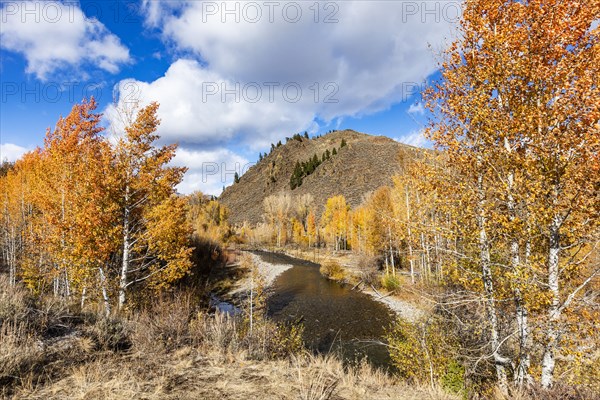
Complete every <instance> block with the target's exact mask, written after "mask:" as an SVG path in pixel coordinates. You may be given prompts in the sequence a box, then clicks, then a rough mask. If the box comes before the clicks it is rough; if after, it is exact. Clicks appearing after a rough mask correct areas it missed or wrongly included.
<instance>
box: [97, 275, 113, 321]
mask: <svg viewBox="0 0 600 400" xmlns="http://www.w3.org/2000/svg"><path fill="white" fill-rule="evenodd" d="M98 273H99V274H100V289H101V291H102V300H103V301H104V313H105V314H106V316H107V317H108V316H109V315H110V301H109V299H108V293H107V291H106V276H105V275H104V270H102V267H99V268H98Z"/></svg>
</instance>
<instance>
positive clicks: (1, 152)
mask: <svg viewBox="0 0 600 400" xmlns="http://www.w3.org/2000/svg"><path fill="white" fill-rule="evenodd" d="M28 151H29V150H28V149H26V148H25V147H21V146H18V145H16V144H12V143H4V144H0V162H3V161H11V162H12V161H16V160H18V159H19V158H21V156H22V155H23V154H25V153H27V152H28Z"/></svg>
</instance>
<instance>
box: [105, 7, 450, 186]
mask: <svg viewBox="0 0 600 400" xmlns="http://www.w3.org/2000/svg"><path fill="white" fill-rule="evenodd" d="M267 3H268V2H240V1H235V2H206V1H187V2H181V3H179V2H178V3H175V2H171V1H160V0H152V1H151V0H143V2H142V4H143V6H144V7H145V13H144V15H146V20H145V23H146V26H147V27H148V28H149V29H156V30H157V31H158V32H159V34H160V35H162V38H163V41H164V43H165V44H166V45H167V46H169V48H170V50H171V53H172V54H177V55H178V56H177V57H178V59H177V60H175V61H174V62H173V63H172V64H171V66H170V67H169V69H168V70H167V71H166V73H165V74H164V76H162V77H160V78H158V79H156V80H155V81H152V82H141V81H136V80H125V81H122V82H120V84H119V85H118V87H117V90H118V92H119V94H120V96H119V99H120V104H121V106H122V105H124V104H126V103H127V102H128V101H137V100H139V102H140V103H141V105H143V104H147V103H148V102H150V101H158V102H159V103H160V104H161V107H160V109H159V116H160V118H161V121H162V123H161V126H160V128H159V134H160V135H161V137H162V139H163V140H164V141H165V142H179V143H181V144H182V146H183V147H182V148H181V149H180V150H179V151H178V155H177V157H176V160H175V162H176V163H179V165H187V166H190V171H189V172H188V173H187V174H186V178H185V181H184V182H183V183H182V184H181V185H180V187H179V190H180V191H182V192H186V193H187V192H190V191H193V190H198V189H200V190H202V191H204V192H206V193H210V194H218V193H219V192H220V191H221V188H222V186H223V185H224V184H226V183H229V182H231V180H232V179H233V172H230V173H229V176H225V178H226V179H224V177H223V176H221V175H222V173H223V168H222V167H221V166H222V165H223V163H225V165H226V168H225V169H226V170H232V168H231V165H235V163H236V162H240V163H242V164H243V163H244V162H246V160H245V159H244V158H243V157H240V156H239V155H236V154H235V153H232V152H231V151H228V150H214V151H213V150H211V151H194V150H190V149H191V148H198V146H207V147H208V148H211V149H214V148H218V147H219V146H226V145H232V144H235V145H236V147H237V148H240V147H243V146H245V147H247V148H250V149H252V150H254V151H258V150H264V149H265V148H267V147H268V145H269V143H270V142H275V141H277V140H279V139H281V138H282V137H283V136H286V135H291V134H293V133H294V132H302V131H304V130H308V131H313V130H316V128H315V120H316V119H322V120H324V121H325V122H327V123H329V122H333V124H334V125H335V123H336V121H337V124H338V125H339V124H340V123H341V121H343V120H344V118H345V117H349V116H361V115H367V114H370V113H374V112H376V111H380V110H385V109H388V108H389V107H390V106H391V105H392V104H395V103H398V102H401V101H405V100H409V99H410V98H411V96H412V95H415V94H418V93H419V92H420V90H421V89H422V83H423V82H424V81H425V79H426V78H427V77H428V76H429V75H430V74H431V73H433V72H434V71H435V69H436V64H435V60H434V56H433V54H432V52H431V50H430V47H429V44H431V45H432V46H433V47H434V48H435V47H441V46H442V42H443V41H444V38H446V37H451V36H452V30H453V28H454V23H455V22H456V18H454V19H452V17H455V16H456V15H455V14H452V10H450V9H447V8H444V7H446V6H445V4H447V3H448V2H435V3H431V2H425V3H428V4H425V3H423V2H421V3H413V2H402V1H396V2H394V1H379V2H366V1H344V2H335V3H334V2H326V3H325V2H319V3H318V7H319V15H318V16H316V14H315V7H314V5H315V4H317V3H314V2H289V3H288V2H283V3H282V2H271V3H269V4H271V5H273V7H275V8H274V9H269V8H268V7H269V6H267V5H266V4H267ZM286 4H290V5H292V6H291V8H293V7H295V5H298V4H300V5H301V7H302V14H301V17H300V19H299V21H297V22H289V20H290V18H292V17H294V15H295V14H294V11H295V10H293V9H291V8H290V9H288V13H287V14H286V15H285V16H284V14H283V9H284V8H285V7H286ZM432 4H433V5H432ZM457 4H458V3H454V5H455V6H456V5H457ZM215 7H216V10H215ZM223 7H227V8H228V10H229V11H231V10H233V14H226V13H224V12H223ZM252 7H254V9H251V8H252ZM256 7H258V11H259V12H260V17H259V18H258V21H251V19H253V18H255V17H257V16H258V14H257V13H256V11H257V8H256ZM311 7H312V8H311ZM411 7H412V8H411ZM415 7H416V8H415ZM432 7H433V9H434V11H433V12H432V11H431V10H432ZM436 7H438V8H439V9H438V11H437V12H436V11H435V8H436ZM455 9H456V8H455ZM244 10H246V11H244ZM236 14H237V15H236ZM328 16H329V17H332V18H333V19H336V20H337V22H334V23H324V20H325V19H326V18H327V17H328ZM315 17H317V18H316V20H317V21H316V22H315ZM444 17H447V18H444ZM236 18H237V19H238V21H236ZM286 18H287V19H288V21H286ZM223 21H225V22H223ZM236 85H239V86H236ZM270 85H277V86H270ZM286 85H287V86H286ZM256 87H258V88H260V89H261V94H262V95H261V96H260V97H259V98H258V99H257V100H256V101H251V99H253V98H254V95H255V93H256V92H255V91H253V89H256ZM284 87H287V88H288V92H284V91H283V88H284ZM296 87H300V89H301V92H302V95H301V96H300V97H299V98H298V99H294V100H297V101H291V100H292V99H290V97H294V95H295V93H294V88H296ZM215 88H216V92H215V93H212V92H213V91H214V90H215ZM244 88H246V89H247V90H246V91H245V90H244ZM224 89H225V90H228V91H230V92H229V93H227V92H224ZM271 89H273V91H272V92H271ZM232 92H233V93H232ZM223 95H224V96H223ZM236 95H237V98H236ZM271 95H272V96H271ZM286 95H287V96H288V97H286ZM413 111H416V110H415V109H413ZM113 112H114V109H112V108H111V107H109V108H108V109H107V115H108V116H110V115H111V113H113ZM400 141H403V142H405V143H409V144H412V145H417V146H419V145H424V144H426V143H427V142H426V141H425V139H424V138H423V137H422V135H421V134H420V133H411V134H410V135H407V136H404V137H403V138H401V139H400ZM202 162H207V163H216V164H217V165H219V169H218V171H219V172H218V173H214V170H213V169H212V168H213V166H211V167H210V168H211V170H210V171H207V170H206V168H207V165H208V164H204V165H203V164H202Z"/></svg>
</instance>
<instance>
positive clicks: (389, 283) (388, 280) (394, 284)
mask: <svg viewBox="0 0 600 400" xmlns="http://www.w3.org/2000/svg"><path fill="white" fill-rule="evenodd" d="M381 287H383V288H384V289H386V290H389V291H390V292H392V291H394V290H397V289H399V288H400V278H398V277H397V276H395V275H389V274H386V275H384V276H382V277H381Z"/></svg>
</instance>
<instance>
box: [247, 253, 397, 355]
mask: <svg viewBox="0 0 600 400" xmlns="http://www.w3.org/2000/svg"><path fill="white" fill-rule="evenodd" d="M254 254H256V255H258V256H259V257H260V258H261V259H262V260H263V261H264V262H267V263H270V264H288V265H292V266H293V267H292V268H290V269H288V270H287V271H285V272H283V273H282V274H281V275H279V276H278V277H277V278H276V279H275V281H274V282H273V284H272V286H271V287H270V291H271V292H272V294H271V295H270V296H269V298H268V299H267V308H268V314H269V316H270V317H271V318H272V319H273V320H275V321H278V322H292V321H297V320H301V321H302V324H303V325H304V341H305V344H306V346H307V347H308V348H310V349H313V350H316V351H319V352H323V353H326V352H328V351H330V350H331V351H336V352H340V353H341V355H342V357H343V358H344V360H345V361H350V362H352V361H354V360H360V359H362V358H364V357H365V356H366V357H367V358H368V360H369V362H370V363H371V364H373V365H375V366H379V367H389V365H390V358H389V354H388V351H387V349H386V348H385V346H383V345H381V344H376V343H374V342H376V341H380V340H382V338H383V336H384V335H385V332H386V329H387V328H388V327H389V326H390V324H391V323H392V321H393V319H394V314H393V312H392V311H391V310H390V309H389V308H387V307H386V306H385V305H383V304H381V303H379V302H376V301H374V300H373V299H371V298H370V297H369V296H367V295H365V294H363V293H360V292H357V291H353V290H350V288H347V287H344V286H342V285H341V284H340V283H337V282H333V281H330V280H328V279H326V278H324V277H323V276H322V275H321V273H320V272H319V264H315V263H312V262H309V261H304V260H300V259H297V258H293V257H289V256H286V255H283V254H277V253H270V252H260V251H257V252H254Z"/></svg>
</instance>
